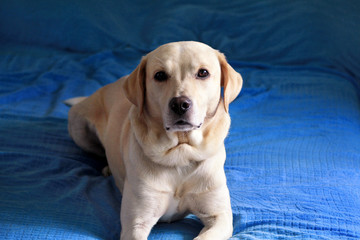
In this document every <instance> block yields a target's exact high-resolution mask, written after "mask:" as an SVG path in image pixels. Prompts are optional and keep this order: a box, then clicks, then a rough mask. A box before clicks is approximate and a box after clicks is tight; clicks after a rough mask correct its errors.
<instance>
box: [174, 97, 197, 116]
mask: <svg viewBox="0 0 360 240" xmlns="http://www.w3.org/2000/svg"><path fill="white" fill-rule="evenodd" d="M191 106H192V102H191V100H190V99H189V98H187V97H184V96H181V97H174V98H172V99H171V101H170V102H169V107H170V109H171V110H172V111H173V112H174V113H176V114H178V115H183V114H184V113H186V112H187V111H188V110H189V109H190V108H191Z"/></svg>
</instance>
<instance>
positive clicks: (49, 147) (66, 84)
mask: <svg viewBox="0 0 360 240" xmlns="http://www.w3.org/2000/svg"><path fill="white" fill-rule="evenodd" d="M179 40H196V41H202V42H204V43H207V44H209V45H210V46H212V47H214V48H216V49H219V50H220V51H222V52H223V53H225V55H226V56H227V59H228V61H229V62H230V64H231V65H232V66H233V67H234V68H235V69H236V70H237V71H238V72H240V73H241V74H242V76H243V78H244V87H243V90H242V92H241V94H240V95H239V97H238V98H237V99H236V100H235V101H234V102H233V103H232V104H231V106H230V114H231V116H232V126H231V129H230V133H229V135H228V137H227V139H226V150H227V161H226V164H225V171H226V175H227V179H228V187H229V190H230V195H231V204H232V210H233V217H234V233H233V237H232V238H231V239H360V87H359V86H360V2H359V1H356V0H354V1H352V0H347V1H336V0H327V1H310V0H309V1H304V0H294V1H280V0H271V1H268V0H264V1H244V0H243V1H215V0H207V1H202V2H201V3H200V2H198V3H193V1H183V0H182V1H138V0H131V1H115V0H105V1H95V0H87V1H85V0H83V1H76V2H74V1H70V0H63V1H45V0H34V1H26V0H3V1H1V2H0V239H118V238H119V234H120V220H119V211H120V210H119V209H120V203H121V194H120V193H119V192H118V190H117V189H116V187H115V185H114V181H113V179H112V177H108V178H105V177H103V176H102V175H101V168H102V167H103V166H104V163H103V162H102V161H99V160H98V159H96V158H95V157H94V156H91V155H89V154H87V153H85V152H83V151H82V150H80V149H79V148H78V147H77V146H76V145H75V144H74V143H73V142H72V140H71V139H70V137H69V135H68V133H67V112H68V108H67V107H66V106H65V105H64V104H63V103H62V102H63V101H64V100H65V99H67V98H71V97H74V96H84V95H90V94H91V93H93V92H94V91H95V90H96V89H98V88H99V87H101V86H103V85H105V84H107V83H110V82H113V81H115V80H116V79H118V78H119V77H121V76H123V75H126V74H128V73H130V72H131V71H132V70H133V69H134V68H135V67H136V66H137V64H138V63H139V61H140V58H141V56H142V55H145V54H146V53H148V52H149V51H151V50H153V49H155V48H156V47H157V46H159V45H161V44H164V43H167V42H172V41H179ZM201 228H202V224H201V222H200V221H199V220H198V219H197V218H196V217H195V216H193V215H189V216H188V217H186V218H185V219H183V220H181V221H177V222H174V223H171V224H167V223H159V224H157V225H156V226H155V227H154V229H153V230H152V232H151V235H150V236H149V239H157V240H161V239H192V238H194V237H195V236H196V235H197V234H198V233H199V231H200V230H201Z"/></svg>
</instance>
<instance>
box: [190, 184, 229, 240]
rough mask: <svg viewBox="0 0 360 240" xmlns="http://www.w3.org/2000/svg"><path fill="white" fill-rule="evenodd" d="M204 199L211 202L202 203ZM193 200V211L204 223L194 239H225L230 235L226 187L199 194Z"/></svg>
mask: <svg viewBox="0 0 360 240" xmlns="http://www.w3.org/2000/svg"><path fill="white" fill-rule="evenodd" d="M206 201H207V202H209V203H211V204H206V205H204V202H206ZM194 202H195V204H194V206H195V209H194V210H193V212H194V214H195V215H196V216H198V217H199V218H200V220H201V221H202V222H203V224H204V228H203V229H202V230H201V232H200V234H199V236H198V237H196V238H195V239H194V240H210V239H216V240H226V239H228V238H229V237H231V235H232V231H233V226H232V212H231V205H230V196H229V191H228V189H227V188H226V187H224V188H223V189H221V190H220V191H219V190H218V191H216V192H208V193H203V194H200V195H199V196H198V197H196V199H195V200H194ZM200 206H201V207H200Z"/></svg>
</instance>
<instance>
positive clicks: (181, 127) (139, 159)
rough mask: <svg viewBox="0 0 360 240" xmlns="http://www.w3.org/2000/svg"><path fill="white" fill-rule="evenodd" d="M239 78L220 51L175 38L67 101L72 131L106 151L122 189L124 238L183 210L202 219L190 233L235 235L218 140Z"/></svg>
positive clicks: (79, 140) (88, 145)
mask: <svg viewBox="0 0 360 240" xmlns="http://www.w3.org/2000/svg"><path fill="white" fill-rule="evenodd" d="M242 83H243V80H242V77H241V75H240V74H239V73H237V72H236V71H235V70H234V69H233V68H232V67H231V66H230V65H229V64H228V63H227V61H226V58H225V56H224V55H223V54H222V53H220V52H219V51H217V50H214V49H213V48H211V47H210V46H208V45H206V44H203V43H199V42H192V41H186V42H174V43H168V44H165V45H162V46H160V47H158V48H157V49H155V50H154V51H152V52H150V53H149V54H147V55H146V56H144V57H143V58H142V59H141V62H140V64H139V65H138V66H137V67H136V69H135V70H134V71H133V72H132V73H131V74H130V75H128V76H125V77H122V78H120V79H119V80H117V81H115V82H114V83H111V84H109V85H106V86H104V87H102V88H100V89H99V90H98V91H96V92H95V93H94V94H93V95H91V96H90V97H80V98H74V99H70V100H68V101H67V103H68V104H70V105H73V106H72V107H71V109H70V110H69V118H68V120H69V121H68V129H69V133H70V136H71V137H72V139H73V140H74V142H75V143H76V144H77V145H78V146H80V147H81V148H83V149H84V150H85V151H88V152H92V153H94V154H97V155H100V156H106V158H107V161H108V165H109V169H110V171H111V173H112V175H113V177H114V179H115V182H116V185H117V187H118V188H119V190H120V192H121V193H122V204H121V214H120V220H121V228H122V230H121V235H120V239H123V240H127V239H136V240H140V239H147V237H148V235H149V233H150V231H151V229H152V227H153V226H154V225H155V224H156V223H157V222H158V221H166V222H171V221H174V220H178V219H181V218H183V217H184V216H186V215H187V214H189V213H193V214H195V215H196V216H197V217H198V218H199V219H200V220H201V221H202V223H203V224H204V228H203V229H202V230H201V232H200V234H199V235H198V236H197V237H196V238H195V239H197V240H200V239H202V240H203V239H216V240H220V239H227V238H229V237H231V235H232V231H233V226H232V211H231V204H230V196H229V190H228V188H227V185H226V177H225V172H224V162H225V158H226V154H225V146H224V139H225V137H226V136H227V134H228V130H229V127H230V116H229V104H230V103H231V102H232V101H233V100H234V99H235V98H236V97H237V96H238V94H239V92H240V90H241V87H242ZM222 88H223V93H222Z"/></svg>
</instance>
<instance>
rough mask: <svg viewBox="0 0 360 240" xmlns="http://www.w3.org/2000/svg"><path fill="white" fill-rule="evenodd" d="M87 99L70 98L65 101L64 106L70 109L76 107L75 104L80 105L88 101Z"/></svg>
mask: <svg viewBox="0 0 360 240" xmlns="http://www.w3.org/2000/svg"><path fill="white" fill-rule="evenodd" d="M86 98H87V97H74V98H69V99H66V100H65V101H64V104H65V105H66V106H69V107H72V106H74V105H75V104H78V103H79V102H82V101H84V100H85V99H86Z"/></svg>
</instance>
